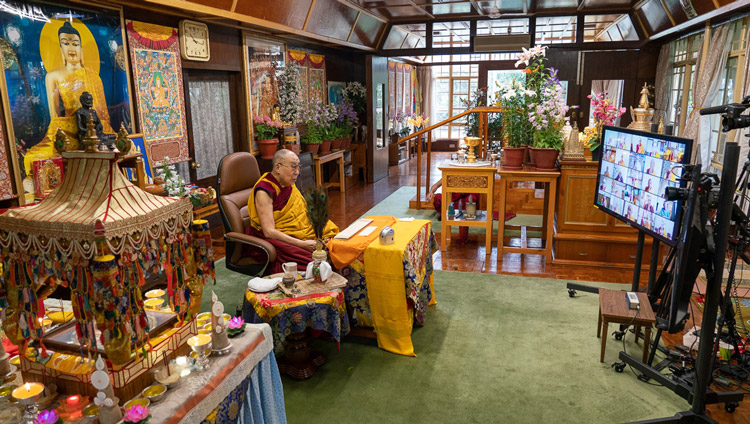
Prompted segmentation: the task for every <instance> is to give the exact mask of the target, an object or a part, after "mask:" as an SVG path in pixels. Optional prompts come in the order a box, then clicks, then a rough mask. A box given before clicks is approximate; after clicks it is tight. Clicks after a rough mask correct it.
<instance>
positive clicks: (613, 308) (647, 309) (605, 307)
mask: <svg viewBox="0 0 750 424" xmlns="http://www.w3.org/2000/svg"><path fill="white" fill-rule="evenodd" d="M637 294H638V300H639V301H640V309H630V308H628V301H627V295H626V293H625V292H624V291H620V290H607V289H599V322H598V324H597V326H596V337H601V339H602V354H601V356H600V357H599V362H604V351H605V349H606V348H607V328H608V326H609V323H610V322H612V323H615V324H626V325H627V324H631V325H634V326H635V334H636V339H635V341H636V343H637V342H638V334H639V333H640V330H641V327H642V326H643V327H646V332H645V342H644V343H643V362H646V360H647V359H648V345H649V340H650V339H651V326H652V325H654V324H656V318H655V317H654V311H653V310H651V303H650V302H649V301H648V295H646V293H637ZM602 324H604V332H603V333H602Z"/></svg>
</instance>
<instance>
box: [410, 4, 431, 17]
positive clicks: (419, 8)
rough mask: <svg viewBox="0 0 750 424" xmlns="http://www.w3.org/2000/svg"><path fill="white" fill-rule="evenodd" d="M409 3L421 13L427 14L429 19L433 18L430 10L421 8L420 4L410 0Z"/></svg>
mask: <svg viewBox="0 0 750 424" xmlns="http://www.w3.org/2000/svg"><path fill="white" fill-rule="evenodd" d="M409 4H410V5H411V7H413V8H415V9H417V10H419V11H420V12H422V13H423V14H425V15H427V16H429V17H430V19H435V16H434V15H432V14H431V13H430V12H428V11H427V9H424V8H422V6H419V5H418V4H416V3H414V2H413V1H412V0H409Z"/></svg>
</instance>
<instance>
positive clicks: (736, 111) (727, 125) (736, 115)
mask: <svg viewBox="0 0 750 424" xmlns="http://www.w3.org/2000/svg"><path fill="white" fill-rule="evenodd" d="M748 107H750V96H747V97H745V98H744V99H742V102H740V103H729V104H725V105H721V106H715V107H707V108H704V109H701V111H700V114H701V115H713V114H715V113H722V114H724V116H722V117H721V129H722V131H724V132H728V131H731V130H734V129H737V128H747V127H750V115H742V112H744V111H745V109H747V108H748Z"/></svg>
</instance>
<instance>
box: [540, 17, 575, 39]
mask: <svg viewBox="0 0 750 424" xmlns="http://www.w3.org/2000/svg"><path fill="white" fill-rule="evenodd" d="M576 22H577V19H576V17H575V16H551V17H542V18H536V44H562V43H575V42H576Z"/></svg>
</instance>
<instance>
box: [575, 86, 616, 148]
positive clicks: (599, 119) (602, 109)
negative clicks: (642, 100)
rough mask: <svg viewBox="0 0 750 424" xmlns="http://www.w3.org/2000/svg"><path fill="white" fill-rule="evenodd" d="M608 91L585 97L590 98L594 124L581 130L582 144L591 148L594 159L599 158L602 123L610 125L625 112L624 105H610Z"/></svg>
mask: <svg viewBox="0 0 750 424" xmlns="http://www.w3.org/2000/svg"><path fill="white" fill-rule="evenodd" d="M608 94H609V93H607V92H606V91H605V92H599V93H596V94H594V96H591V95H590V94H589V95H588V96H586V97H588V98H589V99H591V116H593V117H594V126H593V127H591V126H587V127H586V128H584V130H583V134H584V137H583V142H584V146H586V147H588V148H589V150H591V155H592V158H593V159H594V160H595V161H598V160H599V159H601V150H602V149H601V148H600V147H601V135H602V126H603V125H612V124H614V122H615V120H616V119H617V118H619V117H620V116H622V114H623V113H625V111H626V109H625V108H624V107H621V108H618V107H617V106H615V105H612V104H611V103H612V101H611V100H610V99H608V98H607V95H608Z"/></svg>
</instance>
